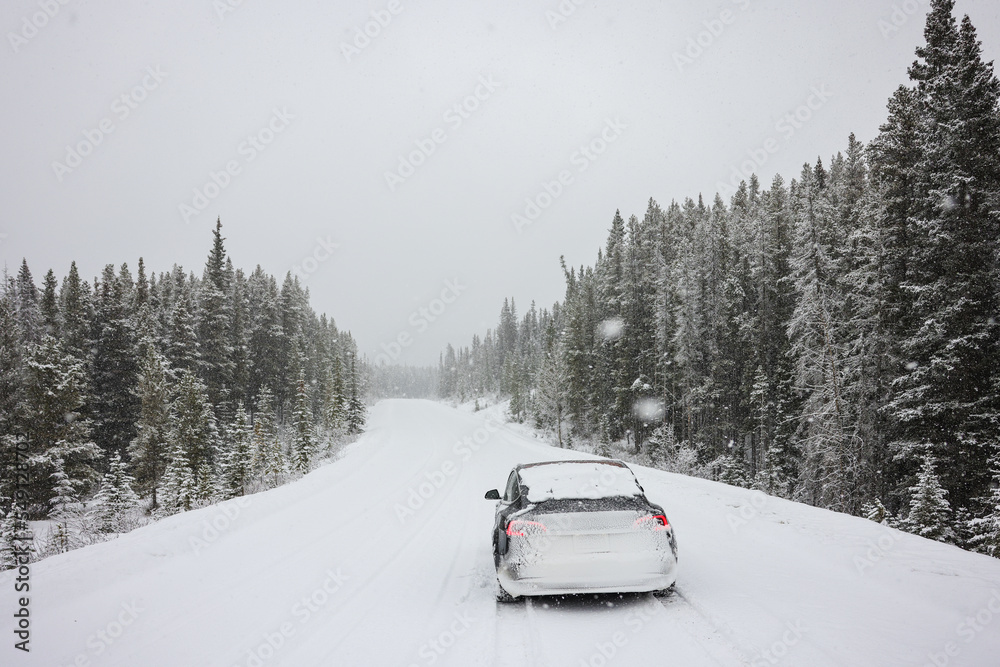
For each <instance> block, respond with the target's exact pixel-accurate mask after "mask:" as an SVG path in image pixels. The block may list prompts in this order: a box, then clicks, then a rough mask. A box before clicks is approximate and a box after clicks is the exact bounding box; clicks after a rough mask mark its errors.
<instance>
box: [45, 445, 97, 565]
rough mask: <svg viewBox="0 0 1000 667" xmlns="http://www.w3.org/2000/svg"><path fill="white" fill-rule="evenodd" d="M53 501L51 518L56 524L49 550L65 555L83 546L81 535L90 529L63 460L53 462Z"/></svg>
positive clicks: (50, 536) (52, 531)
mask: <svg viewBox="0 0 1000 667" xmlns="http://www.w3.org/2000/svg"><path fill="white" fill-rule="evenodd" d="M52 468H53V471H52V475H51V477H52V499H51V500H50V501H49V504H50V507H51V509H50V511H49V518H51V519H52V521H53V522H54V524H53V527H52V529H51V532H50V535H49V544H48V550H49V551H52V552H54V553H57V554H61V553H65V552H67V551H69V550H71V549H75V548H77V547H79V546H82V545H83V542H82V541H81V535H82V534H83V533H84V531H85V530H86V529H87V527H88V522H87V521H85V513H84V508H83V503H82V502H80V497H79V494H78V492H77V490H76V489H75V488H73V483H72V480H70V477H69V475H67V474H66V471H65V469H64V467H63V460H62V459H61V458H56V459H55V460H54V461H53V462H52Z"/></svg>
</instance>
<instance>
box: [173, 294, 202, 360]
mask: <svg viewBox="0 0 1000 667" xmlns="http://www.w3.org/2000/svg"><path fill="white" fill-rule="evenodd" d="M166 356H167V359H168V360H169V361H170V367H171V369H173V370H174V372H175V373H176V372H179V371H192V372H196V371H197V370H198V369H199V368H200V366H201V352H200V350H199V347H198V336H197V334H196V333H195V328H194V314H193V313H192V309H191V303H190V298H189V297H188V295H187V293H186V292H184V293H182V294H181V295H179V296H178V298H177V301H176V302H175V303H174V307H173V310H172V311H171V313H170V324H169V331H168V336H167V348H166Z"/></svg>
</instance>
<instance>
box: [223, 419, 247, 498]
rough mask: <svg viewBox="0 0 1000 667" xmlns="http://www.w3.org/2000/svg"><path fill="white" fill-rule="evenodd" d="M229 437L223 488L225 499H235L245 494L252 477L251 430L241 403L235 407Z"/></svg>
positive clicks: (224, 464)
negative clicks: (234, 415)
mask: <svg viewBox="0 0 1000 667" xmlns="http://www.w3.org/2000/svg"><path fill="white" fill-rule="evenodd" d="M229 437H230V445H229V451H228V452H226V458H225V461H224V463H223V488H224V491H225V494H226V497H228V498H235V497H236V496H242V495H244V494H245V493H246V492H247V486H248V485H249V484H250V481H251V478H252V475H253V469H252V467H251V466H252V463H253V453H254V452H253V430H252V428H251V426H250V421H249V418H248V417H247V413H246V410H245V409H244V408H243V404H242V403H240V404H239V405H238V406H237V407H236V417H235V420H234V421H233V425H232V428H230V429H229Z"/></svg>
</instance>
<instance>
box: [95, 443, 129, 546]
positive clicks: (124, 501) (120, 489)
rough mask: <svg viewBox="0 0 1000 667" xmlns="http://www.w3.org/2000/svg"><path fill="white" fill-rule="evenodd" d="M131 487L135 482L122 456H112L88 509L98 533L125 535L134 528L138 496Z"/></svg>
mask: <svg viewBox="0 0 1000 667" xmlns="http://www.w3.org/2000/svg"><path fill="white" fill-rule="evenodd" d="M134 483H135V479H134V478H133V477H132V476H131V475H129V474H128V471H127V470H126V464H125V462H124V461H122V459H121V455H119V454H115V455H114V456H113V457H112V458H111V461H110V464H109V467H108V472H106V473H105V474H104V479H103V480H102V481H101V488H100V490H99V491H98V492H97V495H96V496H94V504H93V506H92V507H91V512H92V513H93V516H94V518H95V519H96V522H97V526H98V529H99V530H101V531H102V532H105V533H125V532H128V531H129V530H131V529H132V528H134V527H135V524H136V517H135V513H136V511H137V510H138V508H139V496H137V495H136V494H135V491H133V489H132V486H133V484H134Z"/></svg>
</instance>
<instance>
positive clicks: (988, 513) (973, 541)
mask: <svg viewBox="0 0 1000 667" xmlns="http://www.w3.org/2000/svg"><path fill="white" fill-rule="evenodd" d="M990 467H991V470H992V472H993V483H992V484H991V488H990V491H989V493H988V494H987V495H986V497H985V498H983V499H982V505H983V507H984V511H983V513H982V516H978V517H975V518H973V519H971V520H970V521H969V522H968V532H969V533H971V537H970V539H969V544H968V546H969V548H971V549H973V550H975V551H978V552H979V553H983V554H986V555H987V556H993V557H994V558H1000V447H994V450H993V457H992V461H991V466H990Z"/></svg>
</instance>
